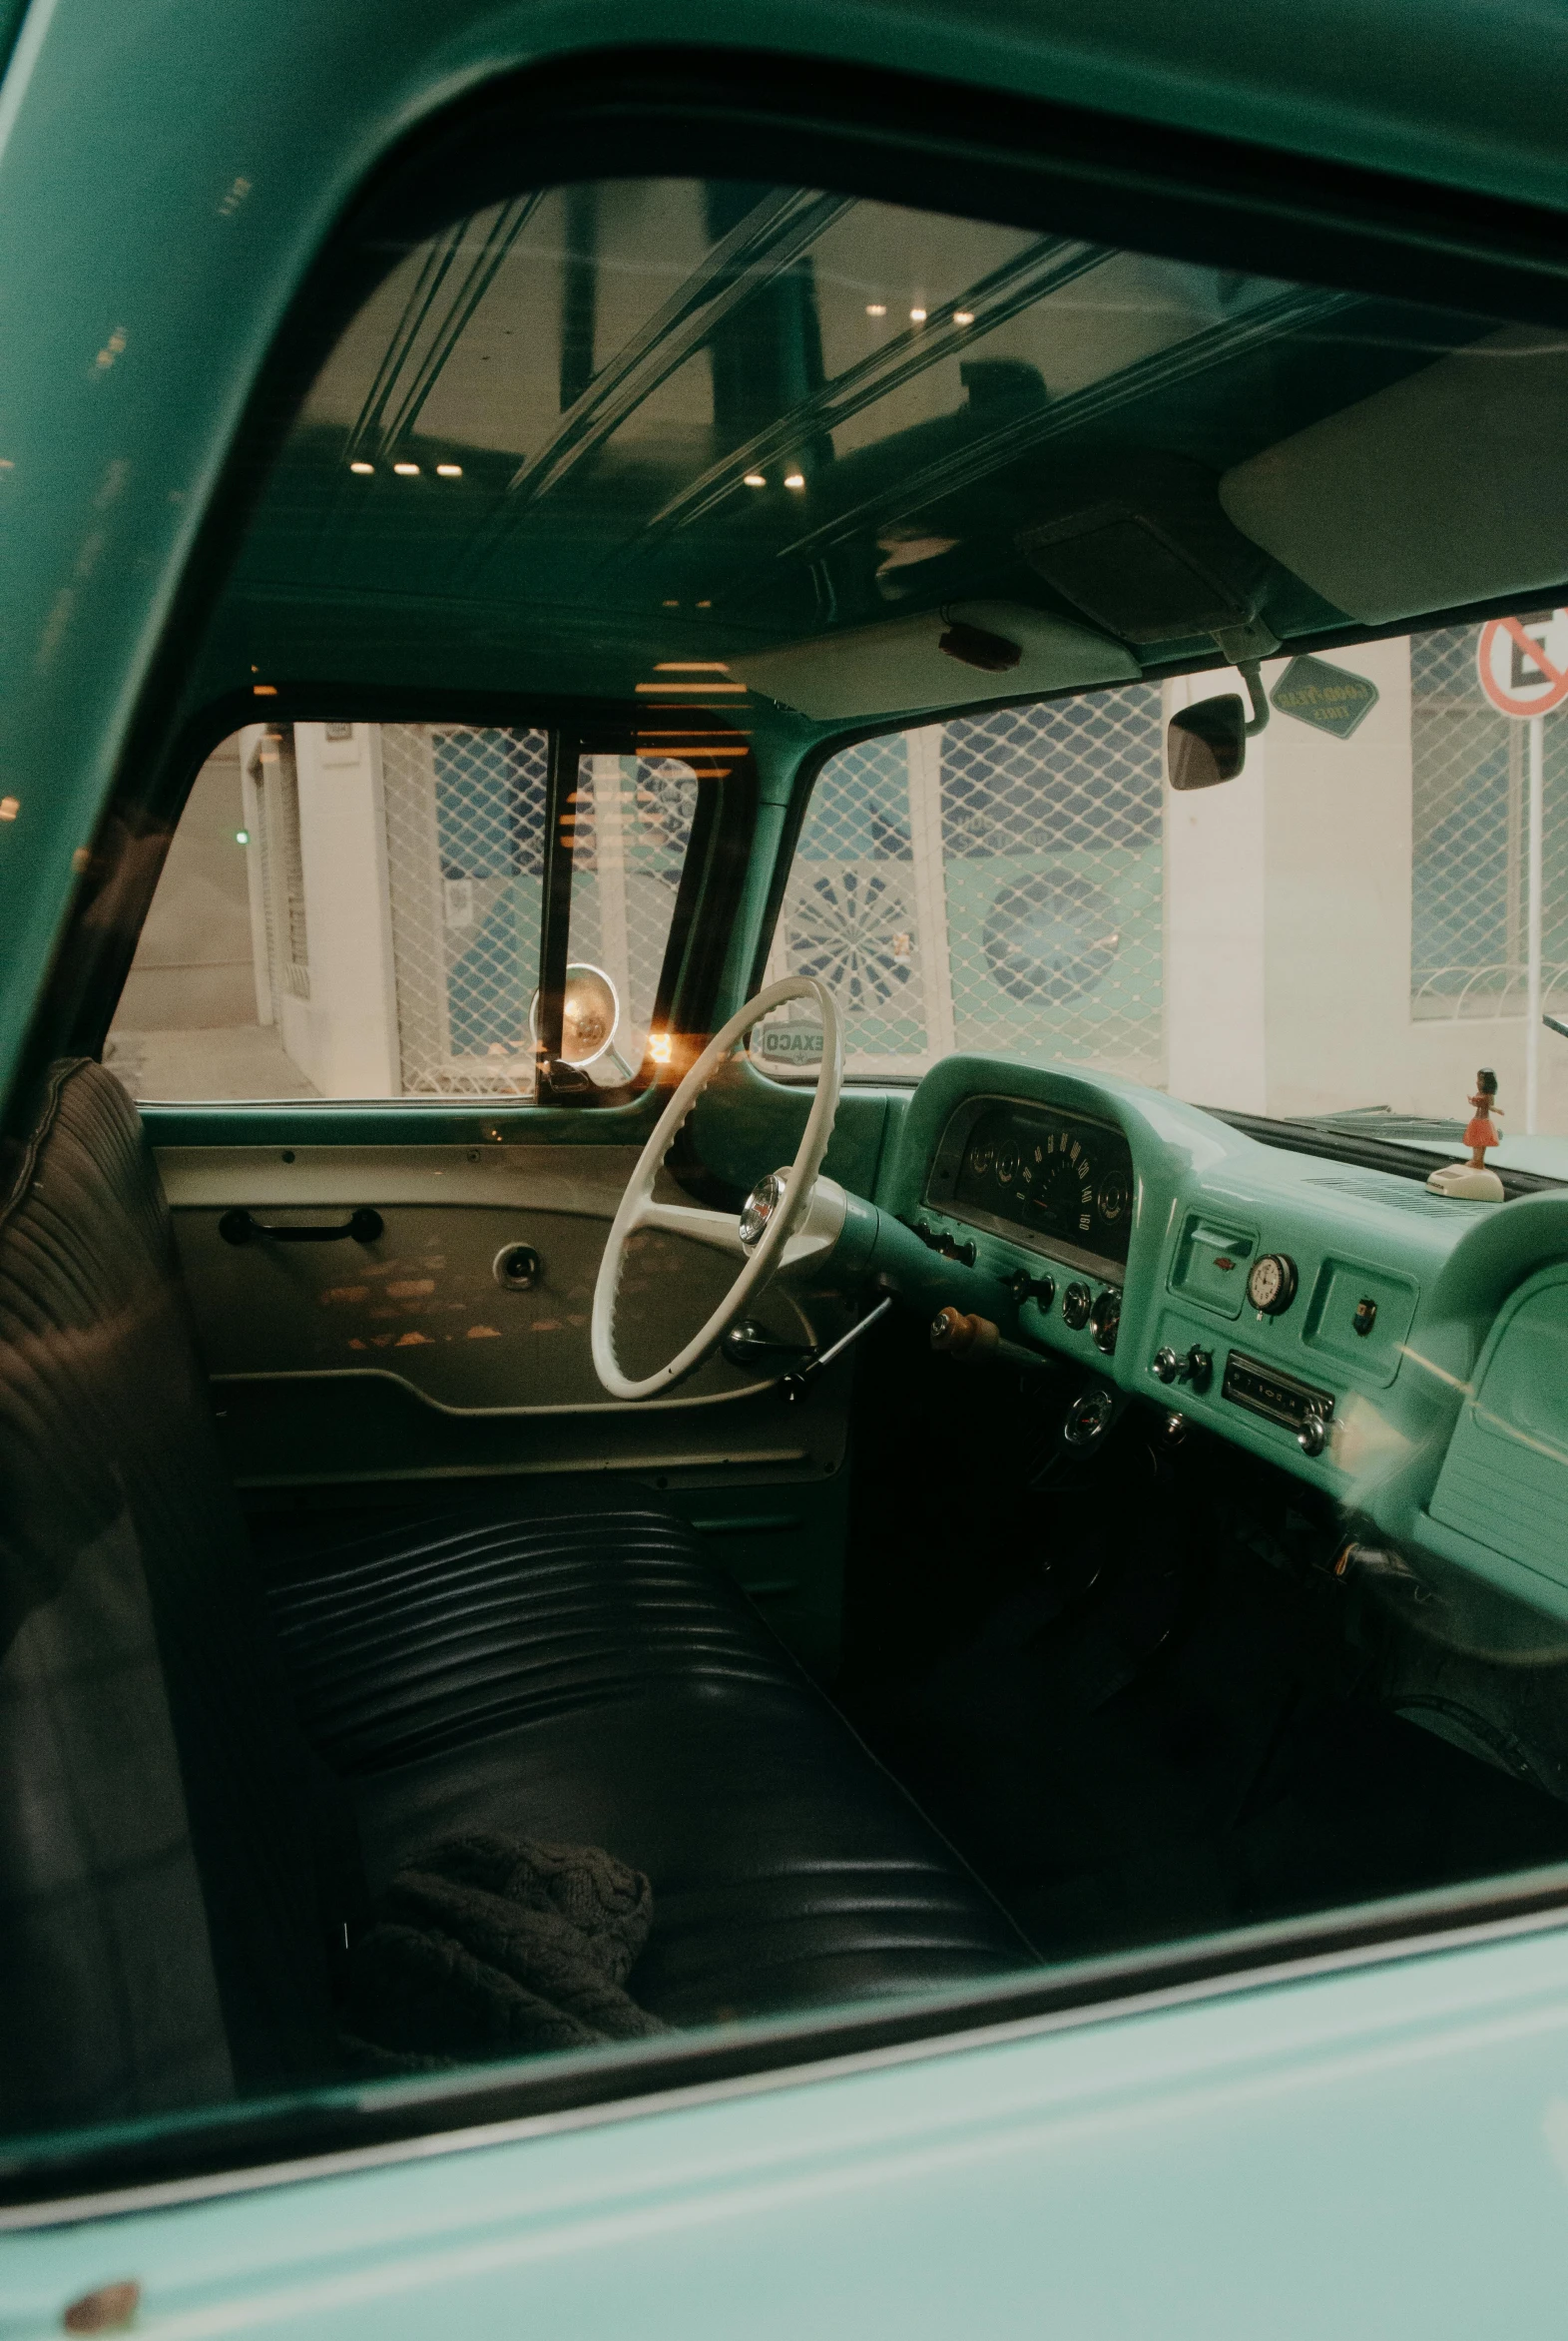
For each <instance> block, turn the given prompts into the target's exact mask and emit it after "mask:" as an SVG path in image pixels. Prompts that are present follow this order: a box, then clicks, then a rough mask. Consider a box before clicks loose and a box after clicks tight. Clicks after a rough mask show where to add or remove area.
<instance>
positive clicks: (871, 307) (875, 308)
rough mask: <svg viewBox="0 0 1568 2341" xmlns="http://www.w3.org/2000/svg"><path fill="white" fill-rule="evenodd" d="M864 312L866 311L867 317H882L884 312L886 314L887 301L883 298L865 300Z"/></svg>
mask: <svg viewBox="0 0 1568 2341" xmlns="http://www.w3.org/2000/svg"><path fill="white" fill-rule="evenodd" d="M865 313H866V315H867V316H868V317H884V316H886V314H887V303H886V301H885V300H868V301H867V302H866V304H865Z"/></svg>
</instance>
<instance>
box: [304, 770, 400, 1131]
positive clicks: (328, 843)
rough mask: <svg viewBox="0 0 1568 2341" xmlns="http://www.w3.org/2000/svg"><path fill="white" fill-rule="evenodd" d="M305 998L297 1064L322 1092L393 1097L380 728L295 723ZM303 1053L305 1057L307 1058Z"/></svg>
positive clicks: (393, 1016)
mask: <svg viewBox="0 0 1568 2341" xmlns="http://www.w3.org/2000/svg"><path fill="white" fill-rule="evenodd" d="M294 758H295V763H296V767H297V771H298V776H299V848H300V859H301V862H302V864H303V869H304V894H305V926H306V929H307V931H308V934H309V938H310V998H309V1003H308V1017H307V1020H306V1022H307V1037H305V1036H301V1046H302V1048H303V1050H304V1052H305V1053H304V1054H301V1053H300V1049H299V1048H296V1047H295V1046H294V1045H293V1043H292V1042H290V1049H289V1053H290V1054H291V1055H294V1056H295V1057H296V1059H297V1061H298V1062H299V1064H300V1069H301V1070H302V1071H303V1072H304V1073H306V1074H307V1075H308V1077H309V1078H310V1080H311V1081H312V1082H313V1083H314V1084H315V1086H316V1088H317V1089H318V1090H319V1091H320V1092H321V1095H322V1096H323V1097H395V1096H396V1095H397V1093H398V1089H399V1062H398V1048H397V997H396V989H395V985H394V981H393V972H392V922H391V913H390V907H389V901H388V893H387V872H386V824H385V817H384V814H383V810H382V803H381V770H380V742H379V729H378V727H377V726H375V725H372V724H349V725H344V726H338V725H327V724H296V725H295V726H294ZM306 1055H307V1056H308V1057H309V1059H311V1060H312V1061H309V1062H307V1061H306Z"/></svg>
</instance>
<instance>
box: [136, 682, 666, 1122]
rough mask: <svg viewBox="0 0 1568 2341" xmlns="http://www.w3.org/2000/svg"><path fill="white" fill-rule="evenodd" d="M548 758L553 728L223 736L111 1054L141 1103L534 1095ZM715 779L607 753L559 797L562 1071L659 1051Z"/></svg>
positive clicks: (147, 931) (603, 1070)
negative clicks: (669, 977)
mask: <svg viewBox="0 0 1568 2341" xmlns="http://www.w3.org/2000/svg"><path fill="white" fill-rule="evenodd" d="M549 763H550V742H549V738H548V736H547V734H546V733H544V732H543V731H540V730H536V729H512V730H508V729H504V728H499V727H484V726H475V725H465V724H359V723H351V722H341V723H316V724H297V725H253V726H250V727H248V728H247V729H246V730H245V731H244V732H241V733H239V734H238V735H236V736H235V737H234V738H233V739H231V740H227V741H225V742H224V743H223V744H222V745H221V746H220V747H219V748H218V749H216V750H215V751H214V753H213V755H212V756H211V757H209V759H208V761H207V763H206V764H205V765H204V767H203V769H202V772H201V774H200V775H199V776H198V779H197V782H196V785H195V787H194V789H193V791H192V794H191V797H190V800H189V802H188V804H187V808H186V811H185V813H184V815H183V816H182V819H181V821H180V824H179V827H178V829H177V831H176V834H175V837H174V840H173V843H172V845H171V847H170V851H169V858H168V861H167V863H166V865H165V869H164V875H163V877H162V878H161V880H160V883H159V887H158V892H157V895H156V897H155V899H154V902H153V906H152V909H151V911H150V912H149V915H148V919H147V923H146V926H145V928H144V930H143V934H142V939H141V943H140V945H139V948H138V951H137V955H136V959H135V961H134V963H133V966H132V969H131V973H130V975H129V977H128V979H127V982H126V986H125V990H124V992H123V994H122V997H121V1000H120V1004H119V1007H118V1010H117V1012H116V1016H115V1020H114V1024H113V1026H112V1028H111V1031H110V1034H109V1038H108V1042H107V1045H106V1049H105V1062H106V1064H108V1065H109V1067H110V1068H111V1070H112V1071H114V1072H115V1073H117V1074H118V1075H119V1077H120V1079H121V1080H122V1081H123V1082H124V1083H125V1085H126V1086H127V1088H129V1089H130V1090H131V1092H132V1094H133V1095H134V1096H136V1097H138V1098H143V1099H149V1100H156V1099H160V1098H166V1099H190V1100H200V1099H205V1098H211V1099H243V1098H288V1097H312V1096H314V1097H453V1096H458V1097H461V1096H478V1097H486V1096H503V1097H528V1096H532V1095H534V1094H535V1089H536V1080H537V1054H538V1046H539V1041H540V1031H539V1008H538V997H539V982H540V948H541V920H542V909H543V889H544V878H545V864H546V851H547V843H548V841H547V835H546V832H547V828H548V824H549ZM699 789H700V784H699V781H698V778H697V775H696V774H695V772H694V771H693V769H692V767H691V766H690V765H689V764H687V763H685V762H684V761H682V760H681V759H679V758H671V757H664V758H656V757H647V756H638V755H623V754H609V753H604V752H603V751H596V752H594V753H591V754H590V753H584V754H582V755H580V756H579V758H578V760H577V771H576V776H575V782H574V784H573V785H572V786H571V787H570V788H569V789H568V790H567V792H566V799H565V803H564V807H563V813H562V823H561V847H562V851H563V854H564V855H565V857H566V859H567V860H568V862H569V864H570V878H571V884H570V910H569V923H568V931H567V971H566V995H565V1003H564V1022H563V1032H562V1037H561V1056H562V1058H563V1059H564V1060H565V1063H566V1065H567V1067H568V1068H570V1071H571V1075H572V1078H573V1079H574V1080H579V1079H580V1081H581V1082H585V1083H587V1084H590V1085H591V1087H592V1089H593V1090H595V1091H604V1090H611V1089H617V1088H624V1087H625V1086H626V1084H628V1083H629V1082H632V1081H635V1080H636V1079H637V1078H638V1077H639V1075H640V1073H641V1072H642V1069H643V1066H644V1063H645V1060H646V1059H647V1058H648V1052H649V1041H650V1038H651V1036H653V1026H654V1019H655V1014H656V1009H657V1003H658V999H659V990H660V983H661V979H662V976H663V973H664V963H665V956H666V952H667V948H668V945H669V942H670V936H671V929H672V924H673V921H674V914H675V902H676V894H677V889H678V887H679V885H680V881H681V875H682V871H683V869H684V867H685V861H686V853H687V848H688V846H689V844H690V841H691V836H692V828H693V823H694V820H695V818H696V812H697V804H698V797H699ZM655 1061H657V1057H656V1059H655ZM579 1093H583V1094H586V1092H581V1091H580V1092H579Z"/></svg>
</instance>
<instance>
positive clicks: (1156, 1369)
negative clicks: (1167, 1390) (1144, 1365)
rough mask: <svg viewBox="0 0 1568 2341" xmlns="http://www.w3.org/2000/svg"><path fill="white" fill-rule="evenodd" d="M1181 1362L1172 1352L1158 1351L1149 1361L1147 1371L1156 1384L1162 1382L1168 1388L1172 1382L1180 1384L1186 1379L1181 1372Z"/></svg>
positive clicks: (1166, 1350) (1168, 1350)
mask: <svg viewBox="0 0 1568 2341" xmlns="http://www.w3.org/2000/svg"><path fill="white" fill-rule="evenodd" d="M1182 1364H1183V1362H1182V1360H1181V1359H1180V1358H1179V1357H1178V1356H1177V1354H1176V1352H1175V1351H1174V1350H1172V1349H1160V1350H1156V1351H1155V1354H1154V1356H1153V1358H1152V1359H1151V1360H1150V1362H1149V1371H1150V1373H1151V1374H1152V1375H1153V1376H1154V1378H1155V1380H1156V1382H1163V1383H1165V1384H1166V1385H1167V1386H1168V1387H1169V1385H1170V1384H1171V1383H1173V1382H1181V1381H1184V1380H1185V1379H1186V1377H1185V1376H1184V1374H1183V1371H1182Z"/></svg>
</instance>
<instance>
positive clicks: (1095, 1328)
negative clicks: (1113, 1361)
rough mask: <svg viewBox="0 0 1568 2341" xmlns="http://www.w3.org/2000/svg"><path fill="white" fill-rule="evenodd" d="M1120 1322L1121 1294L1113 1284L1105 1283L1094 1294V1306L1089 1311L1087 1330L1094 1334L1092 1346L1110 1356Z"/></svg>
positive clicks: (1114, 1345) (1114, 1346)
mask: <svg viewBox="0 0 1568 2341" xmlns="http://www.w3.org/2000/svg"><path fill="white" fill-rule="evenodd" d="M1121 1322H1122V1296H1121V1294H1120V1293H1119V1292H1118V1291H1117V1290H1116V1287H1115V1286H1114V1285H1107V1287H1106V1289H1105V1291H1104V1292H1103V1293H1100V1294H1098V1295H1097V1296H1096V1299H1095V1304H1094V1307H1093V1308H1092V1309H1091V1310H1090V1312H1089V1331H1090V1332H1091V1333H1092V1334H1093V1336H1094V1346H1095V1348H1096V1349H1097V1350H1102V1351H1103V1352H1104V1353H1105V1355H1106V1357H1110V1355H1111V1353H1112V1351H1113V1350H1114V1349H1115V1348H1116V1330H1117V1327H1118V1326H1119V1325H1120V1324H1121Z"/></svg>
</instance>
